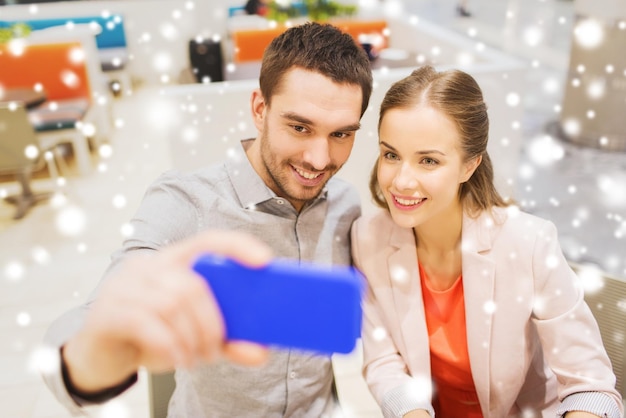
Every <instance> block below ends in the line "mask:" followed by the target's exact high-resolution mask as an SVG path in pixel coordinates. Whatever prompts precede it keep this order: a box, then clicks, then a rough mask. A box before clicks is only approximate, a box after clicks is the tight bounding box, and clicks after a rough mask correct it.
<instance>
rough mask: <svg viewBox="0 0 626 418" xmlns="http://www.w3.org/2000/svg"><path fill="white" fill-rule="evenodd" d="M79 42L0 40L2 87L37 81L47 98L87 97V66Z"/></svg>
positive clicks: (27, 85) (31, 83) (33, 84)
mask: <svg viewBox="0 0 626 418" xmlns="http://www.w3.org/2000/svg"><path fill="white" fill-rule="evenodd" d="M81 53H82V47H81V44H80V43H79V42H70V43H59V44H24V45H23V48H22V47H21V46H19V45H18V46H15V44H14V46H13V47H11V44H10V43H7V44H0V68H2V69H3V71H2V73H1V74H0V85H1V86H2V87H4V88H13V87H29V88H33V87H34V86H35V85H36V84H40V85H41V86H42V87H43V89H44V91H45V92H46V96H47V98H48V100H66V99H87V100H88V101H89V95H90V91H91V88H90V85H89V78H88V76H87V68H86V67H85V64H84V61H83V60H82V59H81V58H80V55H81Z"/></svg>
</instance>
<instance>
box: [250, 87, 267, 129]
mask: <svg viewBox="0 0 626 418" xmlns="http://www.w3.org/2000/svg"><path fill="white" fill-rule="evenodd" d="M265 107H266V106H265V99H264V98H263V95H262V94H261V89H254V90H253V91H252V96H251V97H250V108H251V110H252V120H254V125H255V126H256V129H257V130H258V131H261V130H263V121H264V119H265Z"/></svg>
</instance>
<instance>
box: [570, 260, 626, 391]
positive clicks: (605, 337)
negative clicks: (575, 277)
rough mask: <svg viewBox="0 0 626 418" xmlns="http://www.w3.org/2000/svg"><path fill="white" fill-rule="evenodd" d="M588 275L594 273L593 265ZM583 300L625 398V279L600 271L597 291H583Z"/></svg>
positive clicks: (576, 268)
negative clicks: (599, 283) (600, 282)
mask: <svg viewBox="0 0 626 418" xmlns="http://www.w3.org/2000/svg"><path fill="white" fill-rule="evenodd" d="M572 267H573V268H574V271H576V273H577V274H579V275H582V274H584V272H585V266H582V265H572ZM592 274H598V273H597V270H596V269H595V268H594V270H593V271H592ZM585 301H586V302H587V304H588V305H589V308H590V309H591V312H593V315H594V317H595V318H596V321H597V322H598V327H599V328H600V334H601V335H602V342H603V343H604V348H605V349H606V351H607V354H608V355H609V358H610V359H611V364H612V366H613V372H614V373H615V376H616V377H617V384H616V388H617V391H618V392H619V393H620V394H621V395H622V399H625V400H626V349H625V348H624V347H625V346H626V280H624V279H620V278H617V277H611V276H608V275H606V274H602V286H601V287H600V288H599V289H598V290H597V291H594V292H591V291H587V292H585Z"/></svg>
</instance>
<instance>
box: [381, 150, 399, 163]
mask: <svg viewBox="0 0 626 418" xmlns="http://www.w3.org/2000/svg"><path fill="white" fill-rule="evenodd" d="M383 157H384V158H385V159H386V160H392V161H395V160H397V159H398V156H397V155H396V154H395V153H393V152H391V151H387V152H384V153H383Z"/></svg>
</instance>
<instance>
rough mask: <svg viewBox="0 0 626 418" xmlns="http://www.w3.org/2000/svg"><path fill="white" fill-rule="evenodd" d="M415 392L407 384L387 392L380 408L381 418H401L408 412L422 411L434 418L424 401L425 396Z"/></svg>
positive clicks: (413, 388)
mask: <svg viewBox="0 0 626 418" xmlns="http://www.w3.org/2000/svg"><path fill="white" fill-rule="evenodd" d="M416 390H418V391H419V389H417V388H416V387H415V385H414V384H412V383H407V384H404V385H402V386H399V387H397V388H395V389H392V390H390V391H389V392H387V393H386V394H385V397H384V399H383V402H382V407H381V409H382V412H383V416H384V417H385V418H402V416H403V415H404V414H406V413H408V412H411V411H415V410H417V409H423V410H425V411H426V412H428V413H429V414H430V416H431V417H434V416H435V410H434V409H433V407H432V405H431V404H430V403H429V402H426V401H425V400H424V397H425V394H423V393H416ZM419 392H421V391H419Z"/></svg>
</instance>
